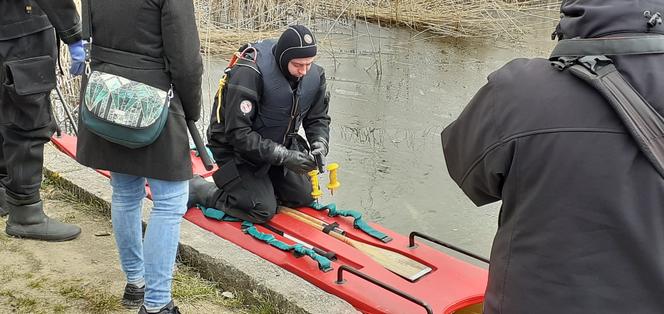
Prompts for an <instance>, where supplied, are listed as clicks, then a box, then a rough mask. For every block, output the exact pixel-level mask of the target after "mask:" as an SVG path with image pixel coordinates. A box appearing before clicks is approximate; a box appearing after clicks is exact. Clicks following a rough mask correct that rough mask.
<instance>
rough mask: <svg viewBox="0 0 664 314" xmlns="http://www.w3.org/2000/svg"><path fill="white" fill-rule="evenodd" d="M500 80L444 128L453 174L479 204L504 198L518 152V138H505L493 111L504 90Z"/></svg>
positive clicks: (443, 137)
mask: <svg viewBox="0 0 664 314" xmlns="http://www.w3.org/2000/svg"><path fill="white" fill-rule="evenodd" d="M496 85H497V84H496V82H495V81H492V79H491V77H489V82H488V83H487V84H486V85H485V86H484V87H482V88H481V89H480V90H479V91H478V92H477V94H476V95H475V97H473V99H472V100H471V101H470V103H469V104H468V106H467V107H466V108H465V109H464V111H463V112H462V113H461V115H460V116H459V117H458V118H457V120H456V121H454V122H452V123H451V124H450V125H449V126H447V127H446V128H445V130H443V132H442V134H441V136H442V143H443V152H444V154H445V161H446V164H447V169H448V171H449V173H450V176H451V177H452V179H454V181H455V182H456V183H457V184H458V185H459V187H461V189H462V190H463V191H464V193H466V195H468V197H469V198H470V199H471V200H472V201H473V202H474V203H475V204H476V205H478V206H481V205H484V204H488V203H492V202H495V201H498V200H500V199H501V198H502V187H503V183H504V181H505V178H506V176H507V173H508V171H509V169H510V165H511V162H512V157H513V155H514V151H515V147H516V142H515V140H511V141H510V140H501V139H500V137H499V134H501V132H500V131H499V130H498V128H499V127H500V123H496V121H495V118H494V117H495V115H494V114H493V111H494V110H496V108H499V107H500V104H498V103H495V101H496V98H497V97H496V93H497V92H498V91H499V90H500V88H499V87H497V86H496Z"/></svg>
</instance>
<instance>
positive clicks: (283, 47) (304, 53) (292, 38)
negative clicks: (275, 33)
mask: <svg viewBox="0 0 664 314" xmlns="http://www.w3.org/2000/svg"><path fill="white" fill-rule="evenodd" d="M316 53H317V48H316V38H315V37H314V34H313V33H312V32H311V31H310V30H309V29H308V28H306V27H305V26H304V25H291V26H289V27H288V29H286V30H285V31H284V32H283V33H282V34H281V37H279V41H277V44H276V45H275V46H274V58H275V61H276V62H277V64H278V65H279V69H280V70H281V73H283V74H284V76H286V77H287V78H288V79H289V80H292V81H296V80H297V78H295V77H293V76H292V75H290V72H288V62H290V61H291V60H293V59H296V58H310V57H314V56H316Z"/></svg>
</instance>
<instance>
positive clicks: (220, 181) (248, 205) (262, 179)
mask: <svg viewBox="0 0 664 314" xmlns="http://www.w3.org/2000/svg"><path fill="white" fill-rule="evenodd" d="M234 166H235V168H236V169H233V167H234ZM236 170H237V171H236ZM214 177H215V183H216V185H217V187H218V188H219V189H218V190H216V192H215V193H214V194H213V196H212V197H211V199H210V203H212V204H208V205H207V206H210V207H214V208H217V209H220V210H223V211H224V212H226V213H227V214H229V215H231V216H234V217H237V218H240V219H242V220H247V221H251V222H254V223H264V222H267V221H268V220H270V218H272V216H274V214H275V213H276V211H277V205H278V204H280V205H284V206H290V207H298V206H307V205H310V204H311V203H312V202H313V198H312V197H311V191H312V188H311V181H310V179H309V177H308V176H307V175H302V174H297V173H295V172H293V171H290V170H288V169H285V168H284V167H270V168H269V170H268V171H267V172H266V171H264V170H263V171H261V169H257V168H255V167H253V166H250V165H248V164H244V163H243V164H234V162H233V161H231V162H230V163H226V164H224V165H222V166H221V167H220V170H219V171H218V172H217V173H215V176H214Z"/></svg>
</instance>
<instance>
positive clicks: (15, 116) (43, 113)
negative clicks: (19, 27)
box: [0, 29, 56, 205]
mask: <svg viewBox="0 0 664 314" xmlns="http://www.w3.org/2000/svg"><path fill="white" fill-rule="evenodd" d="M55 58H56V44H55V35H54V32H53V29H48V30H45V31H41V32H37V33H34V34H30V35H27V36H23V37H20V38H15V39H11V40H5V41H0V66H1V68H0V82H2V84H1V85H0V184H1V185H2V186H4V187H5V189H6V192H7V196H8V197H7V200H8V201H9V202H12V203H15V205H21V204H32V203H35V202H37V201H39V200H40V196H39V188H40V187H41V178H42V167H43V161H44V144H45V143H47V142H48V141H49V140H50V137H51V135H52V134H53V132H54V130H55V125H54V123H53V118H52V114H51V103H50V92H51V90H52V89H53V88H54V87H55V83H56V79H55Z"/></svg>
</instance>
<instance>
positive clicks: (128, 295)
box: [122, 283, 145, 309]
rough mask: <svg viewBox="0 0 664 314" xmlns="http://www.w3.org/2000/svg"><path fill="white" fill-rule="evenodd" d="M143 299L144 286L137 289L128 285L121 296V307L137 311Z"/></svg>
mask: <svg viewBox="0 0 664 314" xmlns="http://www.w3.org/2000/svg"><path fill="white" fill-rule="evenodd" d="M144 297H145V285H143V286H142V287H139V286H137V285H134V284H130V283H128V284H127V285H126V286H125V289H124V295H123V296H122V306H124V307H126V308H128V309H137V308H138V307H139V306H141V305H143V298H144Z"/></svg>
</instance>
